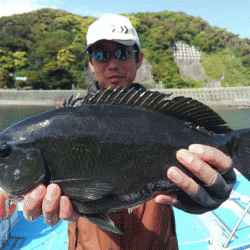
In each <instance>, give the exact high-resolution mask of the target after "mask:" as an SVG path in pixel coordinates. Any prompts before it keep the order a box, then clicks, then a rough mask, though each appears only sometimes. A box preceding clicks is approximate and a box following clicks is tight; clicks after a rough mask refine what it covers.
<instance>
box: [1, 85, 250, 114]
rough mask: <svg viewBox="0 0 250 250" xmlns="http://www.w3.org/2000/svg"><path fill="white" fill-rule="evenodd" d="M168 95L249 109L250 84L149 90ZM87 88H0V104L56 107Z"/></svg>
mask: <svg viewBox="0 0 250 250" xmlns="http://www.w3.org/2000/svg"><path fill="white" fill-rule="evenodd" d="M149 90H150V91H158V92H160V93H164V94H171V97H170V98H174V97H177V96H184V97H186V98H192V99H194V100H197V101H199V102H201V103H203V104H205V105H207V106H209V107H216V108H217V107H218V108H219V107H223V108H233V109H248V108H250V87H238V88H236V87H235V88H213V89H212V88H203V89H162V90H159V89H149ZM86 94H87V90H82V89H79V90H13V89H6V90H3V89H0V106H2V107H3V106H52V107H53V106H55V107H56V106H57V105H58V104H62V103H63V102H64V100H68V99H69V98H70V97H71V96H72V95H73V97H74V98H76V97H78V96H80V97H84V96H85V95H86Z"/></svg>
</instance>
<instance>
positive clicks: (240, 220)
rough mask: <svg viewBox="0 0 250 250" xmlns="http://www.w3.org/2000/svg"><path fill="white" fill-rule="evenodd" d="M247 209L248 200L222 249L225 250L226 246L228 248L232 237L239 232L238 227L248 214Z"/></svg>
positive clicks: (249, 206) (248, 206)
mask: <svg viewBox="0 0 250 250" xmlns="http://www.w3.org/2000/svg"><path fill="white" fill-rule="evenodd" d="M249 208H250V200H249V202H248V205H247V207H246V209H245V211H244V212H243V214H242V215H241V217H240V218H239V220H238V222H237V224H236V225H235V227H234V229H233V230H232V232H231V234H230V235H229V237H228V239H227V241H226V243H225V244H224V245H223V247H224V248H227V246H228V244H229V242H230V240H231V239H232V237H233V236H234V234H235V232H236V231H237V230H239V229H238V227H239V226H240V224H241V222H242V221H243V219H244V218H245V216H246V214H247V213H248V210H249Z"/></svg>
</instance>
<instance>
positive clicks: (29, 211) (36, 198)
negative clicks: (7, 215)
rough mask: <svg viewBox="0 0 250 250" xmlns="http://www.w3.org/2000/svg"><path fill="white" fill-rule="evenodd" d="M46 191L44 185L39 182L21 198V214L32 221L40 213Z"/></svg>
mask: <svg viewBox="0 0 250 250" xmlns="http://www.w3.org/2000/svg"><path fill="white" fill-rule="evenodd" d="M45 193H46V187H45V186H44V185H43V184H41V185H39V186H38V187H36V188H35V189H33V190H32V191H31V192H30V193H28V194H27V195H26V196H25V197H24V199H23V214H24V217H25V218H26V219H27V220H28V221H30V222H32V221H34V220H36V219H37V218H39V217H40V215H41V214H42V202H43V198H44V196H45Z"/></svg>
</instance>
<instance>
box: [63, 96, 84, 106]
mask: <svg viewBox="0 0 250 250" xmlns="http://www.w3.org/2000/svg"><path fill="white" fill-rule="evenodd" d="M79 96H80V93H79V94H78V95H77V96H76V98H75V99H73V95H72V96H71V97H70V98H69V100H68V101H66V100H64V102H63V107H68V106H71V107H74V106H75V104H76V103H77V102H78V101H82V100H83V99H84V98H83V97H79Z"/></svg>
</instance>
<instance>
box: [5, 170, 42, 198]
mask: <svg viewBox="0 0 250 250" xmlns="http://www.w3.org/2000/svg"><path fill="white" fill-rule="evenodd" d="M44 179H45V174H43V175H42V176H41V177H40V178H39V179H38V180H37V181H36V182H35V183H34V184H33V185H32V186H30V187H28V188H25V189H22V190H19V191H11V192H10V191H8V190H6V191H7V192H8V193H9V194H10V195H13V196H23V195H25V194H27V193H28V192H29V191H30V190H32V189H34V188H35V187H37V186H38V185H39V184H40V183H42V182H43V181H44Z"/></svg>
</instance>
